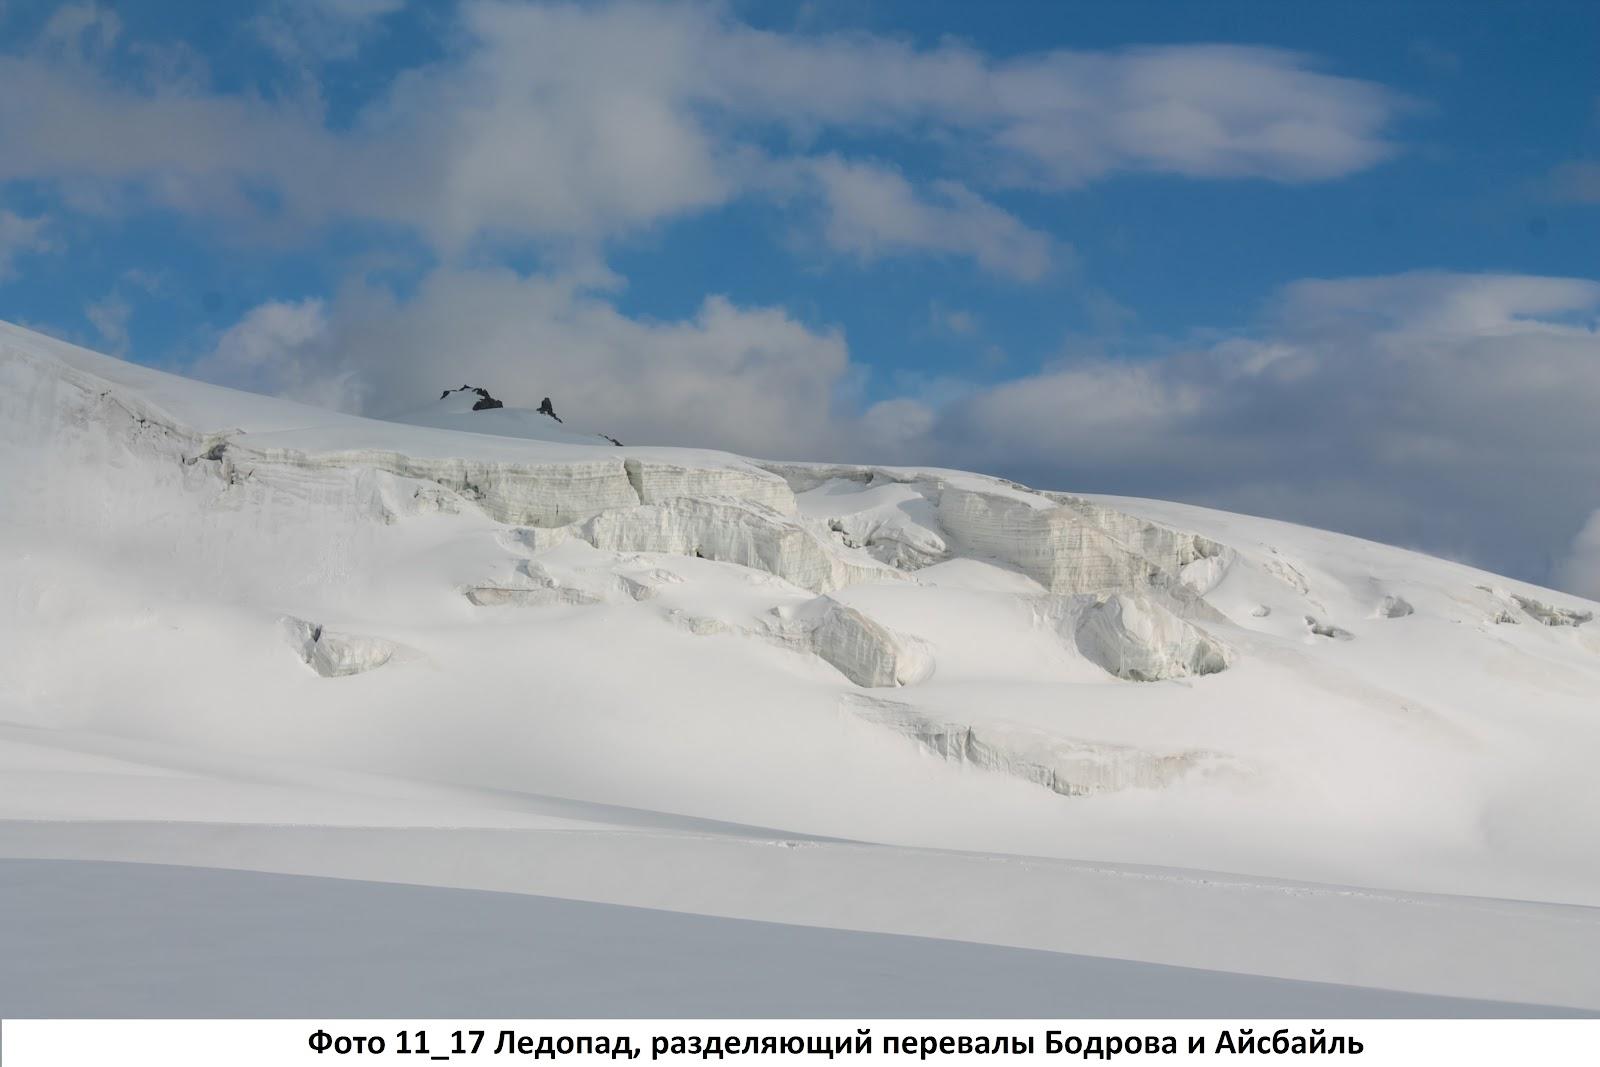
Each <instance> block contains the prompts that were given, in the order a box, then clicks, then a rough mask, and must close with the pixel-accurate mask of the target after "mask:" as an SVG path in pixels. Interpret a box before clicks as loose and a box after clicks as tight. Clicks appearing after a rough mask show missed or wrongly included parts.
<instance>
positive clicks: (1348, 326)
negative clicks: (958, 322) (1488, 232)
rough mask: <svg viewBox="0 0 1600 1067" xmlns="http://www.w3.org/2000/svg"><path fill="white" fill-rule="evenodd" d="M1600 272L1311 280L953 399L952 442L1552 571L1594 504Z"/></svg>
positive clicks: (980, 457) (981, 455)
mask: <svg viewBox="0 0 1600 1067" xmlns="http://www.w3.org/2000/svg"><path fill="white" fill-rule="evenodd" d="M1597 316H1600V283H1596V282H1591V281H1586V280H1579V279H1567V278H1538V277H1526V276H1515V275H1457V274H1433V273H1419V274H1409V275H1400V276H1394V277H1385V278H1363V279H1351V280H1338V281H1306V282H1301V283H1297V284H1295V285H1291V286H1289V287H1287V288H1286V289H1285V291H1284V292H1283V293H1282V295H1281V296H1280V298H1279V299H1278V300H1277V301H1276V303H1275V305H1274V308H1273V310H1272V312H1271V314H1270V315H1269V316H1268V317H1267V318H1266V320H1265V321H1264V322H1263V323H1262V324H1261V325H1260V327H1259V328H1258V329H1256V330H1255V331H1253V332H1252V333H1250V334H1248V335H1241V336H1238V337H1234V338H1232V339H1229V340H1226V341H1222V342H1219V343H1214V344H1210V345H1207V346H1203V347H1197V348H1190V349H1186V350H1182V351H1179V352H1177V353H1175V354H1170V355H1164V356H1158V357H1153V358H1149V359H1146V360H1142V361H1140V360H1121V361H1111V360H1091V361H1077V362H1071V363H1067V364H1064V365H1061V366H1058V367H1054V368H1050V369H1047V370H1046V371H1044V372H1042V373H1040V374H1038V375H1034V376H1030V377H1028V378H1024V379H1019V380H1014V381H1011V382H1007V383H1005V384H1003V385H1000V386H997V387H994V388H992V389H988V390H986V391H983V392H981V393H977V394H975V395H973V396H972V397H970V398H968V399H966V400H965V401H964V402H962V403H960V404H956V405H951V406H948V407H946V408H945V409H943V410H942V411H941V412H940V413H939V418H938V420H937V423H936V424H935V426H934V428H933V429H932V430H931V431H930V434H929V438H928V441H927V447H928V449H929V450H930V451H931V453H932V454H933V455H934V456H935V458H937V459H938V460H939V461H940V462H947V463H952V464H960V465H976V466H979V467H986V468H990V469H999V470H1003V471H1004V472H1005V473H1008V474H1010V475H1012V476H1014V477H1017V478H1020V479H1022V480H1025V481H1032V482H1035V483H1042V484H1048V485H1051V486H1055V487H1059V488H1069V489H1070V488H1077V489H1082V490H1101V491H1110V492H1122V493H1131V494H1136V495H1138V494H1143V495H1151V496H1160V497H1167V498H1174V499H1188V500H1195V501H1199V502H1205V503H1211V504H1215V505H1218V506H1223V507H1229V508H1235V509H1238V510H1245V511H1254V512H1257V513H1263V514H1272V515H1276V516H1279V517H1285V518H1290V519H1294V520H1297V521H1302V522H1307V523H1309V524H1312V525H1318V526H1325V527H1331V528H1335V529H1345V530H1351V531H1354V532H1358V533H1362V534H1365V535H1367V536H1371V537H1375V538H1378V539H1381V540H1387V541H1392V542H1397V543H1402V544H1411V545H1416V546H1419V547H1424V548H1427V549H1429V550H1430V551H1435V552H1442V553H1445V554H1449V555H1454V556H1462V557H1467V558H1472V559H1475V560H1478V561H1480V562H1483V563H1486V564H1488V565H1491V566H1496V567H1500V568H1503V569H1507V570H1511V571H1514V572H1517V573H1521V574H1524V575H1533V576H1543V575H1545V574H1547V573H1548V572H1549V569H1550V566H1551V563H1552V562H1553V561H1554V560H1555V559H1556V558H1557V557H1558V556H1559V555H1560V554H1561V553H1563V552H1564V551H1565V550H1566V543H1567V541H1568V540H1569V539H1570V538H1571V536H1572V533H1573V531H1575V530H1576V529H1578V527H1579V526H1580V525H1581V524H1582V522H1583V521H1584V519H1585V518H1586V517H1587V515H1588V513H1589V511H1590V510H1591V509H1592V508H1593V507H1594V492H1593V487H1594V471H1595V470H1597V469H1600V422H1597V421H1596V419H1595V418H1594V412H1595V411H1600V333H1597V332H1596V322H1597Z"/></svg>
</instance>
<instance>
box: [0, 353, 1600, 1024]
mask: <svg viewBox="0 0 1600 1067" xmlns="http://www.w3.org/2000/svg"><path fill="white" fill-rule="evenodd" d="M444 384H446V383H441V386H443V385H444ZM490 384H491V385H492V383H490ZM473 400H474V398H473V397H471V396H469V395H466V394H462V393H459V392H455V393H447V394H446V395H445V396H444V397H441V398H440V400H439V401H438V402H437V403H434V404H430V405H426V406H424V407H422V408H420V409H419V410H417V411H416V412H412V413H408V414H406V415H403V416H399V417H398V418H397V419H396V420H394V421H379V420H372V419H363V418H356V417H352V416H346V415H341V414H335V413H332V412H328V411H324V410H320V409H316V408H311V407H306V406H303V405H299V404H294V403H291V402H287V401H282V400H276V399H270V398H266V397H260V396H255V395H250V394H244V393H239V392H235V391H231V390H227V389H222V388H218V387H215V386H210V385H205V384H201V383H198V382H193V381H189V380H186V379H182V378H179V377H175V376H172V375H168V374H164V373H161V372H158V371H155V370H151V369H148V368H144V367H140V366H136V365H132V364H128V363H125V362H122V361H118V360H115V359H111V358H108V357H105V356H100V355H96V354H94V353H91V352H88V351H85V350H83V349H79V348H75V347H72V346H70V345H67V344H64V343H61V342H59V341H55V340H52V339H49V338H46V337H43V336H40V335H38V334H34V333H31V332H29V331H27V330H24V329H21V328H18V327H14V326H8V325H3V324H0V856H10V857H66V858H92V859H122V860H141V861H150V862H161V863H179V864H189V865H198V866H213V867H237V868H245V869H252V870H265V871H282V872H292V873H304V874H320V875H332V876H340V877H356V878H368V879H373V880H379V881H394V882H411V883H423V884H433V885H445V886H459V887H467V888H480V889H484V888H487V889H503V890H513V891H516V892H520V893H527V894H538V895H545V896H556V897H568V898H573V899H578V900H588V901H599V902H605V903H611V904H632V905H641V906H645V907H650V908H657V909H663V910H667V911H679V912H695V913H700V914H704V915H716V916H728V917H737V918H753V919H769V920H776V921H781V922H788V923H797V924H802V925H807V926H821V927H834V928H841V929H852V930H868V931H876V932H889V933H901V934H920V935H926V936H933V937H943V938H953V939H957V940H964V941H975V942H984V943H988V944H993V945H1008V946H1017V947H1026V948H1040V949H1051V950H1055V951H1061V952H1077V953H1085V954H1089V955H1097V956H1108V957H1117V958H1121V959H1129V960H1139V961H1145V962H1149V963H1164V964H1180V965H1184V966H1189V967H1201V968H1210V969H1214V970H1224V971H1233V972H1238V973H1246V974H1256V975H1269V976H1275V977H1281V978H1299V979H1315V980H1321V981H1333V982H1342V983H1349V984H1355V985H1363V986H1371V987H1376V988H1381V989H1390V990H1405V991H1411V992H1422V993H1436V994H1448V995H1454V996H1469V997H1479V998H1490V999H1497V1000H1506V1001H1520V1002H1526V1003H1533V1004H1544V1005H1557V1006H1584V1007H1589V1008H1600V969H1597V968H1595V967H1594V966H1593V960H1594V959H1595V958H1597V952H1600V911H1597V910H1596V909H1597V907H1600V848H1597V847H1596V842H1597V841H1600V777H1597V776H1596V774H1595V773H1594V768H1595V766H1596V762H1597V757H1600V621H1597V620H1596V619H1595V613H1596V612H1597V611H1600V605H1596V604H1594V603H1592V602H1587V601H1583V600H1581V599H1578V598H1575V597H1572V596H1569V595H1565V594H1562V593H1557V592H1553V591H1550V590H1547V589H1542V588H1538V587H1535V586H1531V585H1528V584H1526V583H1522V582H1516V581H1512V580H1509V579H1506V578H1501V577H1498V576H1495V575H1492V574H1488V573H1485V572H1482V571H1478V570H1474V569H1472V568H1470V567H1466V566H1462V565H1460V564H1457V563H1452V562H1448V561H1445V560H1440V559H1436V558H1432V557H1428V556H1423V555H1419V554H1416V553H1413V552H1409V551H1405V550H1402V549H1398V548H1392V547H1388V546H1384V545H1379V544H1374V543H1371V542H1366V541H1361V540H1358V539H1355V538H1351V537H1347V536H1342V535H1337V534H1331V533H1325V532H1321V531H1316V530H1310V529H1305V528H1302V527H1297V526H1292V525H1288V524H1285V523H1280V522H1274V521H1269V520H1265V519H1258V518H1249V517H1245V516H1239V515H1232V514H1226V513H1222V512H1217V511H1211V510H1207V509H1204V508H1198V507H1191V506H1185V505H1179V504H1170V503H1162V502H1156V501H1147V500H1132V499H1121V498H1108V497H1095V496H1082V495H1076V494H1071V493H1060V492H1044V491H1039V490H1035V489H1031V488H1027V487H1024V486H1020V485H1016V484H1013V483H1010V482H1006V481H1002V480H999V479H995V478H990V477H985V476H982V475H978V474H970V473H964V472H958V471H949V470H929V469H904V468H883V467H865V466H841V465H820V464H812V463H804V462H772V461H765V460H756V459H749V458H744V457H740V456H734V455H729V454H725V453H719V452H710V451H702V450H694V449H681V448H656V447H637V446H633V445H631V444H629V445H628V446H625V447H624V446H618V445H616V444H615V443H613V442H612V441H611V440H610V439H608V438H605V437H604V436H603V435H600V434H591V433H586V432H584V430H583V429H582V428H581V427H575V426H573V425H572V421H573V420H574V418H575V416H576V414H577V413H572V412H564V413H563V417H566V418H568V419H569V422H567V423H556V422H555V421H554V420H552V419H551V418H550V417H548V416H546V415H541V414H539V413H537V412H533V411H519V410H514V409H507V408H500V409H493V410H476V411H475V410H473V403H472V401H473ZM1206 872H1227V873H1226V874H1225V875H1221V874H1216V873H1206ZM1351 887H1360V888H1351Z"/></svg>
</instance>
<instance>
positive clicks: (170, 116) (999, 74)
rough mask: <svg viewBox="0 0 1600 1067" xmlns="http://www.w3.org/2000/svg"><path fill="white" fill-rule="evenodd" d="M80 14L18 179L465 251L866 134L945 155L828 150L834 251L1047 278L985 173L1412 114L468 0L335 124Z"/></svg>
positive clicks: (1167, 158) (1252, 71) (724, 185)
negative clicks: (105, 189)
mask: <svg viewBox="0 0 1600 1067" xmlns="http://www.w3.org/2000/svg"><path fill="white" fill-rule="evenodd" d="M71 10H72V11H73V12H75V14H74V16H73V18H71V19H66V18H65V17H63V19H62V20H53V21H62V25H61V26H60V27H58V28H57V30H56V31H55V36H54V37H53V38H52V40H63V39H68V40H73V41H76V42H78V43H79V47H78V48H77V50H76V51H73V52H71V54H68V52H67V51H64V50H63V49H62V48H60V47H56V46H47V42H45V41H39V42H35V45H34V47H33V48H32V49H30V50H26V51H24V52H21V53H16V54H12V55H7V56H3V57H0V82H3V83H4V84H5V85H6V86H7V92H6V93H5V94H4V95H3V96H0V143H4V144H6V145H7V146H8V151H7V152H5V153H4V154H3V155H0V180H4V179H14V178H29V179H44V180H61V181H76V182H78V183H80V184H81V183H83V182H84V181H98V182H103V183H107V184H110V185H115V186H130V185H131V186H134V187H136V188H137V189H138V190H139V192H140V193H141V195H145V196H149V197H151V198H154V199H155V200H157V201H158V202H160V203H162V204H165V205H168V206H173V207H177V208H179V209H182V210H190V211H210V212H214V213H218V214H223V215H226V216H227V217H230V218H248V217H252V216H258V215H261V214H262V213H263V212H267V211H269V210H270V213H271V214H272V216H273V221H274V222H275V223H276V224H277V225H276V230H277V231H278V232H282V229H283V227H284V226H286V225H289V224H300V225H305V226H314V225H317V224H320V223H322V222H325V221H327V220H329V219H336V218H361V219H369V220H376V221H379V222H384V223H389V224H392V225H396V226H402V227H407V228H416V229H417V230H420V231H421V232H422V233H423V234H424V235H425V236H426V237H427V238H428V239H429V240H430V241H431V242H433V243H434V244H435V246H437V247H439V248H443V249H447V250H450V249H460V248H462V247H463V246H464V245H466V244H467V243H468V242H470V241H471V240H473V239H474V238H476V237H478V236H481V235H484V234H491V235H505V236H511V237H519V238H535V239H566V240H570V239H584V240H595V239H603V238H605V237H608V236H612V235H615V234H617V233H621V232H626V231H628V230H631V229H635V228H638V227H641V226H648V225H651V224H654V223H656V222H658V221H660V220H663V219H668V218H672V217H675V216H678V215H682V214H685V213H689V212H694V211H699V210H703V209H705V208H707V207H710V206H713V205H716V204H720V203H724V202H726V201H727V200H728V199H730V198H732V197H736V196H741V195H759V194H761V193H763V192H770V183H769V181H768V179H767V177H766V175H767V174H769V172H770V169H771V164H772V163H773V162H774V160H772V159H771V158H769V157H770V156H772V155H773V154H774V153H776V154H777V156H778V159H777V160H776V162H777V163H779V164H796V165H802V166H803V165H807V162H808V161H807V155H808V153H807V150H806V146H807V145H809V144H811V143H813V142H814V140H815V138H816V137H817V136H818V135H819V134H820V133H822V132H827V131H837V132H839V133H843V134H852V133H856V132H863V131H870V132H873V133H876V134H880V135H883V136H887V137H889V138H891V139H900V140H903V141H905V142H906V143H907V144H912V145H916V146H920V147H921V148H923V149H927V148H932V149H934V151H935V153H936V154H939V155H940V156H941V157H942V158H943V159H944V161H945V162H944V167H945V175H944V176H943V177H942V178H940V179H938V180H937V181H935V182H934V183H933V184H931V185H928V186H927V187H925V188H913V187H911V186H910V185H909V184H906V183H904V179H901V178H899V177H898V176H897V175H895V174H893V173H892V172H888V171H885V170H883V169H881V168H878V169H874V168H872V167H869V166H868V165H867V164H864V163H861V162H851V161H846V160H840V159H835V158H831V157H822V158H820V159H816V160H813V161H810V165H811V166H812V170H813V173H814V174H815V175H816V176H817V177H818V179H819V180H821V181H822V183H823V187H824V191H825V193H826V194H827V202H828V205H829V210H830V212H831V214H830V219H831V220H838V221H837V224H834V223H833V222H830V227H829V229H830V233H831V234H833V238H832V239H833V240H835V243H838V244H841V245H843V246H844V247H846V249H847V250H848V251H850V252H852V253H854V254H859V255H878V254H887V253H890V252H894V251H897V250H898V251H904V250H910V249H926V250H931V251H935V252H943V253H954V254H962V255H971V256H974V257H975V258H977V259H978V260H979V261H980V262H981V263H984V264H985V265H986V266H989V267H990V268H991V269H995V270H998V271H1001V272H1003V273H1010V274H1014V275H1017V276H1020V277H1032V276H1036V275H1037V273H1038V272H1040V271H1041V270H1042V269H1043V266H1042V264H1043V263H1045V262H1046V261H1047V259H1048V250H1047V249H1046V247H1045V246H1044V245H1042V244H1041V238H1040V237H1039V235H1037V234H1034V233H1032V232H1031V231H1028V230H1027V229H1026V228H1025V227H1023V226H1022V225H1021V224H1020V223H1018V222H1017V221H1016V220H1015V219H1014V218H1013V217H1012V216H1010V215H1008V214H1007V213H1006V212H1004V211H1003V210H1001V209H999V208H998V207H995V206H994V205H993V204H991V203H990V202H989V201H988V200H987V199H985V198H984V197H983V196H982V195H981V194H980V193H979V192H977V191H975V188H974V187H975V186H976V185H978V184H980V183H981V184H987V185H1026V186H1034V187H1041V188H1047V189H1059V188H1067V187H1071V186H1075V185H1079V184H1082V183H1083V182H1086V181H1090V180H1093V179H1096V178H1099V177H1103V176H1105V175H1107V174H1111V173H1114V172H1117V171H1129V170H1135V171H1155V172H1164V173H1176V174H1183V175H1189V176H1194V177H1207V178H1227V177H1257V178H1267V179H1271V180H1277V181H1307V180H1316V179H1324V178H1332V177H1338V176H1340V175H1344V174H1348V173H1350V172H1352V171H1356V170H1360V169H1362V168H1365V167H1369V166H1372V165H1373V164H1375V163H1376V162H1378V161H1380V160H1381V159H1383V158H1384V157H1386V156H1387V155H1389V154H1390V153H1391V152H1392V151H1393V150H1394V147H1393V144H1392V143H1391V141H1390V139H1389V134H1388V131H1389V128H1390V127H1391V126H1392V124H1393V122H1394V119H1395V117H1396V115H1397V113H1399V112H1400V111H1401V110H1403V108H1404V101H1402V100H1401V99H1400V98H1399V97H1397V96H1396V95H1395V94H1393V93H1391V92H1389V91H1387V90H1385V89H1384V88H1382V87H1380V86H1378V85H1375V84H1373V83H1370V82H1365V81H1360V80H1357V79H1351V78H1341V77H1338V76H1335V75H1332V74H1329V73H1326V72H1323V71H1320V70H1317V69H1316V68H1315V65H1314V64H1313V63H1312V61H1311V60H1309V59H1308V58H1307V57H1305V56H1302V55H1299V54H1296V53H1291V52H1285V51H1280V50H1274V49H1265V48H1230V47H1218V46H1170V47H1164V48H1153V49H1134V50H1123V51H1115V52H1098V53H1096V52H1049V53H1040V54H1034V55H1029V56H1022V57H1019V58H1016V59H1007V60H997V59H994V58H991V57H989V56H986V55H984V54H982V53H981V52H978V51H975V50H973V49H970V48H967V47H965V46H962V45H959V44H949V43H947V44H941V45H939V46H937V47H934V48H917V47H914V46H912V45H910V44H907V43H905V42H902V41H898V40H892V39H888V38H881V37H874V36H871V35H863V34H858V35H849V36H817V35H806V34H798V33H775V32H769V31H762V30H757V29H753V28H751V27H749V26H747V25H745V24H743V23H740V22H738V21H736V20H735V19H733V18H732V17H731V16H730V15H728V14H727V13H726V12H725V10H723V9H719V8H714V7H709V6H702V5H682V6H680V5H671V6H667V5H642V4H612V5H599V6H595V5H585V6H576V5H565V4H542V5H524V4H507V3H499V2H493V0H480V2H476V3H469V4H467V5H465V6H464V7H463V8H462V9H461V12H460V15H459V25H458V26H457V27H455V32H453V33H452V34H450V35H449V36H448V38H447V40H448V41H449V42H450V44H449V49H448V52H447V54H446V55H445V57H444V58H442V59H440V60H438V61H436V62H432V63H429V64H427V65H424V66H419V67H416V68H414V69H411V70H407V71H404V72H401V73H400V74H398V75H397V76H395V77H394V78H393V79H392V81H391V82H390V83H388V84H387V85H385V86H383V87H382V88H381V89H380V90H379V91H378V92H376V93H375V95H374V96H373V98H372V99H371V100H370V101H369V102H368V104H367V106H366V107H364V108H363V109H361V110H360V111H359V113H358V114H357V115H356V116H355V117H354V119H353V120H352V121H350V122H349V123H348V124H347V125H343V126H341V127H340V128H338V129H333V128H330V127H329V126H328V125H327V123H326V121H325V119H324V116H323V113H322V108H321V106H320V103H319V101H318V100H317V99H316V97H315V94H294V93H290V94H284V95H282V96H281V97H276V98H273V97H264V96H261V95H249V94H238V93H222V92H217V91H212V90H208V89H205V88H203V87H199V86H196V85H195V84H193V82H192V79H191V78H185V79H174V78H169V77H165V76H164V75H163V74H162V73H161V72H160V71H155V72H153V73H152V72H146V76H145V78H144V79H143V80H142V81H140V80H138V79H135V80H132V81H130V80H129V79H128V78H126V77H123V78H117V77H113V76H112V73H111V72H110V70H111V68H112V67H113V66H114V64H108V63H103V62H96V61H94V59H93V57H92V56H90V55H89V54H88V46H87V45H86V44H85V43H84V42H86V41H91V40H92V41H93V42H94V47H95V48H98V49H101V50H105V49H109V48H111V47H112V45H113V44H114V43H115V42H116V41H117V40H118V37H117V34H116V29H117V27H116V26H115V24H114V22H111V21H108V20H107V18H106V14H105V13H104V12H103V11H101V10H100V9H98V8H92V7H85V8H72V9H71ZM274 11H275V14H273V15H271V16H270V17H269V18H268V20H267V22H265V23H262V24H261V25H264V26H267V27H269V28H272V29H273V30H274V32H277V33H278V36H277V37H275V38H274V40H275V41H277V42H279V44H281V45H282V47H284V48H288V47H291V46H293V47H300V46H301V44H303V42H304V41H305V40H308V39H311V40H318V41H321V42H322V46H320V47H321V52H322V53H323V54H324V55H326V54H327V53H329V52H332V53H334V54H338V53H339V51H340V49H341V48H343V47H344V45H343V44H341V43H340V42H346V41H348V40H350V39H351V38H350V37H349V36H348V35H350V34H356V35H359V34H360V33H362V32H366V31H368V30H370V28H371V27H372V26H373V25H374V24H375V23H376V22H377V20H380V19H381V18H382V17H383V16H384V15H386V14H388V13H390V11H391V7H390V5H389V3H388V2H387V0H339V2H336V3H329V2H326V0H324V2H323V3H312V2H311V0H294V2H289V0H285V2H284V3H281V4H279V5H278V7H277V8H275V9H274ZM307 27H310V29H307ZM329 27H332V29H331V30H330V29H328V28H329ZM335 31H337V32H335ZM308 34H309V35H310V36H309V37H308V36H307V35H308ZM124 36H125V35H124ZM285 42H287V43H285ZM297 42H299V43H297ZM330 42H331V43H330ZM123 47H127V46H126V45H124V46H123ZM307 47H308V48H310V52H312V53H316V52H317V48H316V47H310V46H307ZM774 135H776V136H774ZM780 144H781V145H783V146H785V147H783V148H777V147H774V146H776V145H780ZM264 194H265V195H264ZM878 202H885V203H887V204H889V205H890V206H891V207H892V208H893V211H892V212H891V213H890V214H889V215H888V216H887V217H886V218H885V219H884V220H882V221H879V222H878V224H877V225H876V226H875V227H868V228H866V232H864V233H862V234H855V235H852V231H851V228H850V223H851V222H852V221H853V220H859V218H860V209H861V206H862V205H863V204H864V203H878ZM264 205H267V206H264Z"/></svg>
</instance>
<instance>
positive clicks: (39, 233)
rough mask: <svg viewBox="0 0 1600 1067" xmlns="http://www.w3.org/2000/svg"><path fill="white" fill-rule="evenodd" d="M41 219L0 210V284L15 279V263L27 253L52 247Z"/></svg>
mask: <svg viewBox="0 0 1600 1067" xmlns="http://www.w3.org/2000/svg"><path fill="white" fill-rule="evenodd" d="M47 228H48V223H47V220H45V219H44V218H42V217H35V218H28V217H26V216H23V215H18V214H16V213H15V212H11V211H7V210H5V209H4V208H0V282H5V281H9V280H10V279H12V278H14V277H16V274H17V271H16V261H17V258H18V257H19V256H22V255H24V254H26V253H29V252H47V251H49V250H50V249H51V248H53V247H54V243H53V242H52V241H51V240H50V236H49V234H48V232H47Z"/></svg>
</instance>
